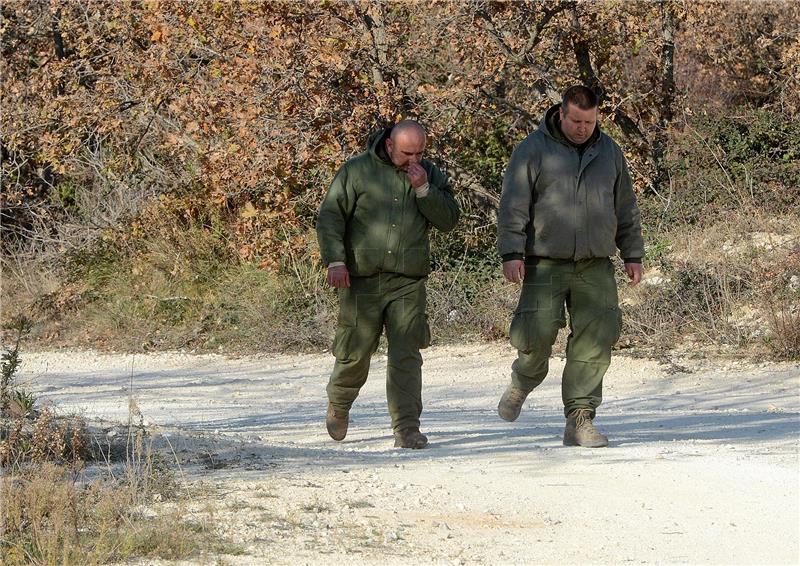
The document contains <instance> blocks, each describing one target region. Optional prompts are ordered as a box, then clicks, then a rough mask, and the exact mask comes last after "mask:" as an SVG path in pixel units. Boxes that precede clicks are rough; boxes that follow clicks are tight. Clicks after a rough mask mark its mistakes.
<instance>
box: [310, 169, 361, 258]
mask: <svg viewBox="0 0 800 566" xmlns="http://www.w3.org/2000/svg"><path fill="white" fill-rule="evenodd" d="M355 202H356V194H355V191H354V190H353V187H352V184H351V183H350V182H349V178H348V172H347V167H346V165H345V166H342V168H341V169H339V171H338V172H337V173H336V176H335V177H334V178H333V182H332V183H331V185H330V187H329V188H328V192H327V193H326V194H325V198H324V199H323V201H322V205H321V206H320V209H319V216H318V217H317V241H318V242H319V249H320V254H321V255H322V263H323V264H324V265H325V266H328V265H330V264H331V263H332V262H342V263H344V262H345V261H346V256H345V251H344V236H345V231H346V228H347V220H348V219H349V218H350V216H351V215H352V213H353V209H354V208H355Z"/></svg>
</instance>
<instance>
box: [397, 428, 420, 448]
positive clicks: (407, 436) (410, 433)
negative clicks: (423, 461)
mask: <svg viewBox="0 0 800 566" xmlns="http://www.w3.org/2000/svg"><path fill="white" fill-rule="evenodd" d="M427 445H428V437H427V436H425V435H424V434H422V433H421V432H420V431H419V429H418V428H417V427H415V426H412V427H408V428H404V429H403V430H398V431H395V433H394V447H395V448H414V449H417V448H425V446H427Z"/></svg>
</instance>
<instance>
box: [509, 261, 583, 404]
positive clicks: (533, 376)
mask: <svg viewBox="0 0 800 566" xmlns="http://www.w3.org/2000/svg"><path fill="white" fill-rule="evenodd" d="M525 269H526V272H525V281H524V282H523V286H522V292H521V293H520V299H519V304H518V305H517V309H516V310H515V311H514V318H513V320H512V322H511V330H510V332H509V334H510V337H511V344H512V345H513V346H515V347H516V348H517V359H516V360H515V361H514V363H513V364H512V365H511V383H512V385H513V386H514V387H516V388H517V389H521V390H523V391H525V392H530V391H532V390H533V389H534V388H535V387H537V386H538V385H539V384H541V383H542V381H544V378H545V376H547V370H548V362H549V360H550V354H551V352H552V348H553V343H554V342H555V340H556V336H557V335H558V330H559V328H562V327H563V326H564V325H565V323H566V322H565V318H564V298H565V293H566V276H567V275H568V270H567V269H566V268H565V262H559V261H553V260H541V259H540V260H538V261H537V262H536V263H535V264H528V265H526V266H525Z"/></svg>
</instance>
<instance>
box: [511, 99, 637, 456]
mask: <svg viewBox="0 0 800 566" xmlns="http://www.w3.org/2000/svg"><path fill="white" fill-rule="evenodd" d="M597 106H598V99H597V96H596V95H595V94H594V93H593V92H592V91H591V90H590V89H588V88H586V87H584V86H573V87H570V88H569V89H567V90H566V91H565V92H564V95H563V98H562V102H561V104H556V105H555V106H553V107H552V108H550V109H549V110H548V111H547V113H546V114H545V117H544V119H543V120H542V122H541V123H540V125H539V129H538V130H536V131H535V132H533V133H532V134H530V135H529V136H528V137H527V138H525V140H523V141H522V143H520V144H519V146H518V147H517V148H516V149H515V150H514V153H513V154H512V156H511V161H510V163H509V165H508V169H507V170H506V173H505V176H504V179H503V193H502V197H501V199H500V211H499V213H498V222H497V224H498V226H497V246H498V251H499V253H500V256H501V257H502V259H503V275H504V276H505V278H506V279H507V280H508V281H512V282H514V283H519V282H523V285H522V292H521V294H520V299H519V304H518V306H517V309H516V311H515V312H514V318H513V320H512V323H511V330H510V338H511V344H512V345H513V346H515V347H516V348H517V349H518V356H517V359H516V360H515V361H514V363H513V364H512V366H511V370H512V371H511V384H510V385H509V386H508V388H507V389H506V391H505V393H503V396H502V397H501V399H500V403H499V405H498V407H497V409H498V413H499V414H500V417H501V418H503V419H505V420H507V421H514V420H516V419H517V417H518V416H519V413H520V410H521V409H522V405H523V403H524V401H525V398H526V397H527V396H528V394H529V393H530V392H531V391H532V390H533V389H534V388H535V387H537V386H538V385H539V384H540V383H542V381H543V380H544V378H545V376H546V375H547V369H548V360H549V358H550V353H551V350H552V346H553V343H554V342H555V339H556V335H557V334H558V329H559V328H563V327H564V326H565V325H566V317H565V312H564V307H565V305H566V310H567V311H568V312H569V319H570V334H569V337H568V339H567V361H566V365H565V367H564V373H563V376H562V383H561V390H562V398H563V401H564V415H565V416H566V418H567V422H566V428H565V430H564V444H565V445H567V446H587V447H600V446H607V445H608V438H607V437H606V436H604V435H602V434H600V432H598V431H597V429H596V428H595V427H594V425H593V423H592V420H593V419H594V417H595V411H596V409H597V407H598V406H599V405H600V402H601V400H602V390H603V376H604V375H605V373H606V370H607V369H608V366H609V363H610V361H611V347H612V346H613V345H614V344H615V343H616V341H617V340H618V339H619V332H620V324H621V317H620V312H619V303H618V298H617V287H616V283H615V281H614V269H613V265H612V263H611V261H610V259H609V256H611V255H614V254H615V253H616V250H617V249H619V250H620V255H621V256H622V258H623V261H624V263H625V271H626V273H627V275H628V278H629V283H628V284H629V285H631V286H633V285H636V284H638V283H639V281H640V280H641V278H642V265H641V261H642V257H643V256H644V243H643V241H642V233H641V224H640V219H639V209H638V207H637V205H636V199H635V196H634V193H633V188H632V186H631V180H630V175H629V174H628V167H627V164H626V162H625V157H624V155H623V153H622V151H621V150H620V148H619V146H618V145H617V144H616V143H614V141H613V140H612V139H611V138H610V137H608V136H607V135H606V134H605V133H603V132H601V131H600V128H599V127H598V126H597Z"/></svg>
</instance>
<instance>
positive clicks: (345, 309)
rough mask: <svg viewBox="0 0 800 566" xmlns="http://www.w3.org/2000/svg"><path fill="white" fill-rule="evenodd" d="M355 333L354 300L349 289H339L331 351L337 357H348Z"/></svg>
mask: <svg viewBox="0 0 800 566" xmlns="http://www.w3.org/2000/svg"><path fill="white" fill-rule="evenodd" d="M355 333H356V301H355V294H354V293H353V292H352V291H351V290H350V289H339V318H338V321H337V325H336V334H335V335H334V337H333V344H332V345H331V352H333V355H334V356H336V357H337V358H338V359H341V360H345V359H348V358H350V356H351V355H352V350H353V346H354V344H353V340H354V336H355Z"/></svg>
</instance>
